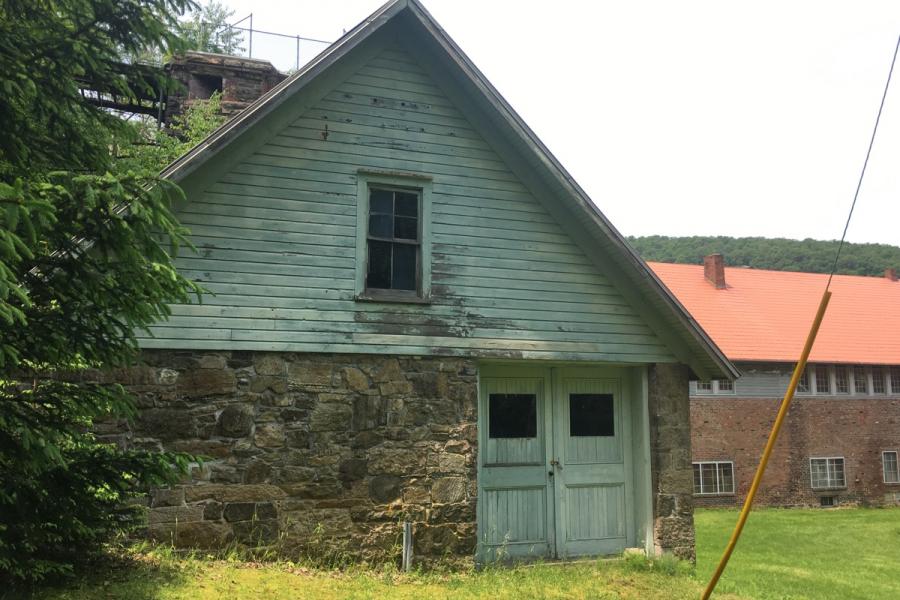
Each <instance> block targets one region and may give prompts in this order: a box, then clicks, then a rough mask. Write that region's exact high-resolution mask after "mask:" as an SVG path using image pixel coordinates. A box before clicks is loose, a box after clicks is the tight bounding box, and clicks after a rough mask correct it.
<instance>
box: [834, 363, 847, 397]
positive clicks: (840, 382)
mask: <svg viewBox="0 0 900 600" xmlns="http://www.w3.org/2000/svg"><path fill="white" fill-rule="evenodd" d="M834 385H835V387H836V388H837V393H838V394H849V393H850V375H849V373H848V372H847V367H835V368H834Z"/></svg>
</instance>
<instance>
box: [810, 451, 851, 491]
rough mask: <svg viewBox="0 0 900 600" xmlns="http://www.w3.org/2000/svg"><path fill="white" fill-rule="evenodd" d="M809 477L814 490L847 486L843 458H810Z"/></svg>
mask: <svg viewBox="0 0 900 600" xmlns="http://www.w3.org/2000/svg"><path fill="white" fill-rule="evenodd" d="M809 478H810V482H811V484H812V488H813V489H814V490H823V489H824V490H827V489H835V488H844V487H847V481H846V479H845V477H844V458H843V457H828V458H810V459H809Z"/></svg>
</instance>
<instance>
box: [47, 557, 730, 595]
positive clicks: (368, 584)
mask: <svg viewBox="0 0 900 600" xmlns="http://www.w3.org/2000/svg"><path fill="white" fill-rule="evenodd" d="M101 579H102V581H101ZM701 589H702V588H701V586H700V584H699V583H698V582H697V581H696V580H695V579H694V578H693V577H692V576H691V574H690V570H689V569H686V568H685V565H678V564H677V563H674V562H672V561H662V564H661V565H656V566H653V565H648V564H647V562H646V561H644V560H638V561H623V560H603V561H584V562H579V563H572V564H549V563H547V564H536V565H531V566H521V567H516V568H490V569H486V570H484V571H480V572H475V571H465V572H455V573H436V572H432V573H423V574H413V575H403V574H400V573H397V572H396V570H395V569H393V568H392V569H387V570H383V571H380V572H379V571H371V570H369V571H359V572H343V573H339V572H331V571H323V570H311V569H307V568H303V567H300V566H297V565H291V564H288V563H267V564H259V563H250V562H237V561H224V560H204V559H201V558H184V557H182V558H180V559H178V558H175V557H172V556H169V555H167V554H166V553H165V552H153V553H150V554H145V555H143V556H140V557H138V562H137V563H133V564H130V565H128V564H123V565H122V566H121V567H120V568H117V569H114V570H110V571H107V572H105V573H104V574H103V576H102V577H98V576H94V577H91V578H90V579H89V580H84V581H81V582H80V583H77V584H74V585H70V586H68V587H67V588H65V589H56V590H53V589H44V590H41V592H40V593H38V594H36V596H35V597H39V598H42V599H47V600H64V599H65V600H88V599H91V600H94V599H98V600H102V599H123V600H124V599H128V600H150V599H158V600H176V599H177V600H182V599H183V600H188V599H190V600H212V599H219V598H227V599H229V600H232V599H234V600H242V599H246V600H249V599H254V600H256V599H260V600H263V599H265V600H276V599H277V600H281V599H284V600H288V599H290V600H299V599H315V600H330V599H345V598H346V599H364V598H365V599H381V598H391V599H394V598H398V599H409V600H412V599H419V598H428V599H429V600H439V599H444V598H446V599H456V598H490V599H492V600H501V599H519V598H548V599H549V598H561V599H562V598H567V599H568V598H573V599H585V600H586V599H597V600H605V599H609V600H612V599H621V600H644V599H647V600H653V599H658V600H682V599H683V600H695V599H696V598H697V597H698V595H699V594H700V591H701ZM722 598H723V600H724V599H725V598H728V600H741V598H740V597H738V596H734V595H727V596H723V597H722Z"/></svg>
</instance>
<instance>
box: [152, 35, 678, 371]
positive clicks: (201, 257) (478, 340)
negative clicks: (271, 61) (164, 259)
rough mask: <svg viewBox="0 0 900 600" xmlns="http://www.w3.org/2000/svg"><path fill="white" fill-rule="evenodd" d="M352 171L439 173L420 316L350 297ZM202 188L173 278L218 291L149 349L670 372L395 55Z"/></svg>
mask: <svg viewBox="0 0 900 600" xmlns="http://www.w3.org/2000/svg"><path fill="white" fill-rule="evenodd" d="M301 93H302V92H301ZM360 169H370V170H379V171H389V172H410V173H420V174H424V175H427V176H430V177H432V186H433V187H432V211H433V214H432V232H433V237H432V253H433V258H432V303H431V304H430V305H424V306H423V305H402V304H386V303H372V302H358V301H356V300H354V286H355V279H354V278H355V272H356V271H355V255H356V246H355V244H356V229H355V228H356V202H357V173H358V171H359V170H360ZM185 183H186V184H189V183H190V181H189V180H188V181H186V182H185ZM187 187H190V186H189V185H187ZM203 190H204V191H202V192H200V193H192V194H191V197H190V201H189V202H188V203H187V204H186V205H185V206H183V207H180V208H179V211H178V214H179V217H180V218H181V220H182V222H183V223H184V224H185V225H187V226H188V227H189V228H190V229H191V231H192V240H193V242H194V243H195V245H196V246H197V248H198V250H199V254H197V255H188V254H185V255H184V256H182V257H180V258H179V259H178V266H179V268H180V269H181V270H182V272H183V273H184V274H185V275H187V276H188V277H191V278H193V279H196V280H198V281H201V282H202V284H203V285H204V286H206V288H207V289H209V290H210V291H211V292H213V293H215V295H214V296H212V295H210V296H207V297H205V298H204V300H203V304H202V305H176V306H173V307H172V312H173V315H172V317H171V318H170V320H169V321H167V322H164V323H160V324H159V326H157V327H154V328H153V330H152V332H153V335H154V337H152V338H151V337H145V338H143V339H142V340H141V344H142V346H144V347H146V348H197V349H245V350H280V351H298V352H306V351H308V352H391V353H398V354H415V355H423V354H454V355H473V356H485V357H502V358H519V357H521V358H541V359H553V360H596V361H610V362H623V361H624V362H671V361H673V360H674V358H673V357H672V355H671V353H670V352H669V350H668V349H667V348H666V347H665V345H664V344H662V343H661V342H660V341H659V339H658V338H657V337H656V336H655V335H654V334H653V333H652V332H651V330H650V329H649V328H648V327H647V326H646V325H645V324H644V322H643V320H642V319H641V318H640V317H639V316H638V313H637V312H636V311H635V310H634V309H633V308H632V307H631V306H629V304H628V303H627V302H626V301H625V300H624V299H623V298H622V296H621V295H620V293H619V292H618V291H617V290H616V289H615V288H614V286H613V285H612V284H611V283H610V282H609V281H608V280H607V279H606V278H605V277H604V276H603V275H602V274H601V273H599V272H598V270H597V268H596V267H595V266H594V265H593V264H592V263H591V262H590V261H589V260H588V259H587V258H586V257H585V255H584V253H583V252H582V251H581V250H580V248H579V247H578V246H576V245H575V244H574V243H573V241H572V240H571V239H570V237H569V236H568V235H567V234H566V232H565V231H563V230H562V229H561V228H560V226H559V225H558V224H557V223H556V222H555V221H554V219H553V218H552V217H551V216H550V214H549V213H548V212H547V210H546V209H545V208H544V207H543V205H542V204H541V203H540V202H538V200H537V199H536V198H535V197H534V196H533V195H532V194H531V193H530V192H529V190H528V189H526V188H525V187H524V186H523V185H522V183H521V182H520V181H519V180H518V179H517V178H516V177H515V176H514V175H513V174H512V172H511V171H510V170H509V169H508V168H507V166H506V164H505V163H504V161H503V160H501V158H500V157H499V156H498V155H497V154H496V153H495V152H494V151H493V150H492V149H491V146H490V145H489V144H488V143H487V142H486V141H485V139H484V138H483V137H482V136H481V135H479V133H478V132H477V131H475V130H474V129H473V127H472V126H471V125H470V124H469V122H468V121H467V119H466V118H465V117H464V116H463V114H462V113H461V112H460V111H459V110H457V109H456V108H455V107H454V106H452V104H451V103H450V102H449V101H448V100H447V98H446V96H445V95H444V93H443V92H442V91H441V88H440V87H439V85H438V84H437V83H436V81H435V79H434V78H432V77H431V76H429V75H428V74H427V73H426V72H425V71H424V70H423V69H422V68H421V67H420V66H419V65H418V64H417V63H416V62H415V61H414V59H413V58H412V57H411V56H410V55H408V54H406V53H405V52H403V51H402V50H401V49H400V48H399V46H397V47H394V46H389V47H387V48H383V49H380V50H379V51H378V52H377V53H373V58H371V59H370V60H369V61H368V62H366V63H365V65H364V66H363V67H362V68H360V69H359V70H358V71H357V72H356V73H355V74H354V75H352V76H351V77H349V78H348V79H346V80H345V81H344V82H343V83H340V84H339V85H337V87H336V88H334V89H333V90H332V91H331V92H330V93H327V94H325V96H324V98H322V99H321V100H320V101H319V102H318V103H317V104H315V105H314V108H312V109H310V110H308V111H306V112H305V113H304V114H303V115H302V116H300V118H297V119H296V120H294V121H293V122H292V123H291V124H290V125H289V126H287V127H285V128H284V129H283V130H281V131H280V132H277V134H275V135H272V136H271V138H270V139H268V141H267V142H266V143H265V144H264V145H262V146H260V147H259V148H258V149H257V150H255V151H254V152H252V153H251V154H250V155H249V156H247V157H245V158H243V159H242V160H239V161H238V162H237V163H236V164H235V165H234V166H232V167H230V168H229V169H228V171H227V172H226V173H225V174H224V175H221V176H219V177H218V178H217V179H216V180H215V181H214V182H212V183H210V184H205V185H204V188H203Z"/></svg>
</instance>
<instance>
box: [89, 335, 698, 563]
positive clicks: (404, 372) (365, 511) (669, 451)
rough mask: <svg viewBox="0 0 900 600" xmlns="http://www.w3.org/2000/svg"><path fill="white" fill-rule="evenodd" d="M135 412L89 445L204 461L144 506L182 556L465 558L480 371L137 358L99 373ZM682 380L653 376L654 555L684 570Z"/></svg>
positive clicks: (406, 363)
mask: <svg viewBox="0 0 900 600" xmlns="http://www.w3.org/2000/svg"><path fill="white" fill-rule="evenodd" d="M106 377H109V378H111V379H114V380H118V381H121V382H123V383H125V384H126V385H127V386H128V388H129V389H130V390H131V391H132V393H133V394H134V395H135V397H136V398H137V401H138V404H139V407H140V414H139V417H138V419H137V420H136V422H135V423H134V424H133V426H131V427H129V426H128V425H127V424H126V423H105V424H103V425H102V426H100V427H99V428H98V434H100V435H102V436H104V437H106V438H107V439H114V440H116V441H118V442H119V443H121V444H123V445H133V446H137V447H142V448H148V449H156V450H162V449H165V450H174V451H183V452H188V453H191V454H194V455H199V456H204V457H205V459H204V461H203V462H202V464H199V465H196V466H195V467H194V468H193V470H192V472H191V474H190V476H189V477H186V478H185V480H184V481H183V482H182V483H181V484H179V485H176V486H173V487H172V488H169V489H157V490H153V492H152V493H151V495H150V498H149V506H150V510H149V523H148V525H149V534H150V535H151V536H152V537H154V538H156V539H159V540H163V541H166V542H172V543H174V544H175V545H176V546H181V547H199V548H216V547H222V546H225V545H226V544H229V543H232V542H238V543H243V544H248V545H271V544H274V543H276V542H277V543H278V544H280V545H282V547H284V548H285V549H287V550H289V551H290V550H295V549H303V548H304V547H305V548H307V549H312V550H313V551H315V548H312V546H316V547H317V548H318V549H319V550H321V549H323V548H327V550H328V552H330V553H335V554H337V553H343V554H345V555H346V556H348V557H350V556H352V557H353V558H355V559H370V560H381V559H388V558H391V559H393V558H396V556H398V555H399V549H398V544H399V542H400V535H401V533H400V532H401V522H402V521H405V520H408V521H412V522H413V524H414V529H415V534H414V535H415V554H416V556H418V557H421V558H425V559H427V558H428V557H431V558H436V557H443V556H446V555H448V554H455V555H463V556H468V557H472V556H473V555H474V552H475V544H476V531H475V529H476V521H475V506H476V494H477V482H476V473H477V470H476V464H477V460H476V459H477V439H478V435H477V424H476V423H477V417H476V415H477V406H478V401H477V367H476V364H475V362H474V361H471V360H468V359H459V358H446V357H439V358H428V357H421V358H420V357H397V356H376V355H339V354H290V353H274V352H199V351H198V352H191V351H145V352H144V354H143V362H142V363H141V364H140V365H138V366H135V367H133V368H131V369H126V370H122V371H117V372H114V373H110V374H107V375H106ZM687 381H688V371H687V368H686V367H684V366H682V365H654V366H652V367H651V368H650V373H649V395H650V397H649V408H650V418H651V423H650V438H651V463H652V472H653V474H652V477H653V489H654V492H653V493H654V499H653V511H654V520H653V535H654V540H655V544H656V551H657V552H673V553H675V554H676V555H678V556H679V557H682V558H687V559H693V558H694V529H693V500H692V470H691V446H690V420H689V412H688V411H689V404H688V385H687Z"/></svg>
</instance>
